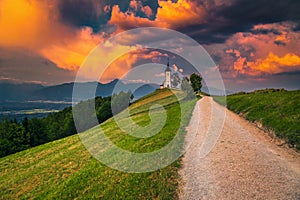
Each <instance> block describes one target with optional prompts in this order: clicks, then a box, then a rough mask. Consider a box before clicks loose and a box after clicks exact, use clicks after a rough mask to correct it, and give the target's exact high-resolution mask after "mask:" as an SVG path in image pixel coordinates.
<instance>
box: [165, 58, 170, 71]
mask: <svg viewBox="0 0 300 200" xmlns="http://www.w3.org/2000/svg"><path fill="white" fill-rule="evenodd" d="M170 71H171V69H170V58H169V57H168V63H167V69H166V72H170Z"/></svg>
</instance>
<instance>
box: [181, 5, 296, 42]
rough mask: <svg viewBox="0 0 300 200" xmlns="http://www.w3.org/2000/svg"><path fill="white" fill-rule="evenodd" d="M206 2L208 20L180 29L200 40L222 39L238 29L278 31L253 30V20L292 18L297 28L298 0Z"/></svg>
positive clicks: (259, 21) (256, 22)
mask: <svg viewBox="0 0 300 200" xmlns="http://www.w3.org/2000/svg"><path fill="white" fill-rule="evenodd" d="M202 4H203V3H202ZM206 6H208V7H206V9H207V10H208V17H207V23H205V24H201V25H192V26H189V27H183V28H181V29H180V30H179V31H181V32H183V33H186V34H188V35H190V36H191V37H193V38H194V39H196V40H197V41H198V42H200V43H202V44H211V43H222V42H224V41H225V40H226V39H228V37H230V36H231V35H232V34H235V33H237V32H252V33H253V34H268V33H271V32H272V33H273V34H276V35H280V34H281V33H280V31H278V30H275V29H271V30H265V29H258V30H252V28H253V25H255V24H266V23H277V22H283V21H294V22H296V23H298V25H297V27H296V28H295V29H297V30H298V29H299V28H300V25H299V22H300V12H299V8H300V1H299V0H285V1H273V0H255V1H253V0H235V1H233V2H232V4H228V5H222V6H216V5H215V4H213V3H206ZM299 30H300V29H299Z"/></svg>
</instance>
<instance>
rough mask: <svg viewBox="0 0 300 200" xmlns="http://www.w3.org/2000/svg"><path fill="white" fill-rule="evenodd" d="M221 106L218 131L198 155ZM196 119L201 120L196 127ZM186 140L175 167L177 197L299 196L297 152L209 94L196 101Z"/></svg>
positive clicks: (279, 197) (277, 197)
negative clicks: (177, 172) (211, 144)
mask: <svg viewBox="0 0 300 200" xmlns="http://www.w3.org/2000/svg"><path fill="white" fill-rule="evenodd" d="M214 110H215V111H214ZM222 112H224V113H226V119H225V123H224V127H223V130H222V133H221V135H220V137H219V138H218V140H217V143H216V145H215V146H214V148H213V149H212V151H211V152H210V153H209V154H208V155H207V156H206V157H204V158H201V154H199V152H200V149H201V145H202V144H203V141H204V138H205V137H204V136H205V135H204V134H205V133H207V130H208V129H209V127H210V123H211V119H213V120H217V121H218V120H219V121H220V122H221V121H222V120H221V117H220V116H221V114H222ZM211 113H212V115H211ZM195 123H200V126H199V128H198V129H197V130H196V128H195V127H196V126H195ZM210 128H211V129H212V130H214V129H213V128H214V127H210ZM194 131H197V136H196V139H195V138H194V139H193V138H192V135H193V132H194ZM213 132H214V131H212V132H210V134H213ZM190 140H193V141H194V142H193V143H192V145H191V147H190V148H189V149H188V151H187V152H186V154H185V155H184V158H183V168H182V169H181V170H180V175H181V177H182V181H181V183H180V187H179V188H180V189H179V198H180V199H300V155H299V154H298V153H296V152H294V151H293V150H291V149H287V148H284V147H279V146H277V145H276V144H274V143H273V142H271V138H270V137H269V136H268V135H267V134H266V133H264V132H263V131H262V130H260V129H258V128H257V127H255V126H254V125H253V124H251V123H249V122H248V121H246V120H244V119H243V118H241V117H239V116H238V115H236V114H234V113H232V112H231V111H228V110H227V109H225V108H224V107H222V106H220V105H219V104H217V103H215V102H214V101H213V100H212V99H211V98H210V97H204V98H202V99H201V100H200V101H199V102H198V103H197V104H196V109H195V110H194V113H193V117H192V119H191V122H190V125H189V127H188V133H187V136H186V141H190Z"/></svg>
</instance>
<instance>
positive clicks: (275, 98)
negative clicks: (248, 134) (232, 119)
mask: <svg viewBox="0 0 300 200" xmlns="http://www.w3.org/2000/svg"><path fill="white" fill-rule="evenodd" d="M214 99H215V100H216V101H217V102H219V103H221V104H223V105H224V101H222V100H220V98H218V97H214ZM226 100H227V108H228V109H230V110H232V111H234V112H236V113H241V114H243V115H244V116H245V118H246V119H248V120H250V121H251V122H256V123H261V124H262V126H263V127H264V128H265V129H266V130H267V131H271V132H272V131H273V132H275V134H276V136H277V137H279V138H282V139H284V140H286V141H287V142H288V143H289V144H290V146H292V147H296V148H297V149H298V150H299V149H300V112H299V111H300V91H299V90H298V91H286V90H275V89H265V90H259V91H255V92H252V93H239V94H235V95H230V96H227V99H226Z"/></svg>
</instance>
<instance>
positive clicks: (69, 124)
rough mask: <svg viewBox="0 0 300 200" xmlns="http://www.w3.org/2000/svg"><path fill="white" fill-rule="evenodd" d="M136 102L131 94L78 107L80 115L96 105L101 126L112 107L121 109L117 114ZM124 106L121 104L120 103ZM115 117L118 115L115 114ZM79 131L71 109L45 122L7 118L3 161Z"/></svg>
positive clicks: (1, 136) (1, 127) (2, 127)
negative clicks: (116, 106) (88, 106)
mask: <svg viewBox="0 0 300 200" xmlns="http://www.w3.org/2000/svg"><path fill="white" fill-rule="evenodd" d="M132 99H133V95H132V93H131V91H128V92H127V93H126V92H120V93H119V94H118V95H115V94H114V95H113V97H105V98H102V97H96V98H95V104H91V103H92V101H94V100H88V101H83V102H80V103H78V104H77V105H76V106H75V107H76V110H77V111H81V110H82V112H81V113H82V114H84V113H85V112H84V109H86V106H87V104H88V105H95V110H96V115H97V118H98V122H99V123H102V122H104V121H106V120H107V119H109V118H111V117H112V109H111V105H118V112H120V111H121V110H123V109H124V108H126V107H127V106H128V105H129V103H130V101H131V100H132ZM121 102H122V103H121ZM114 113H115V112H114ZM84 123H86V124H84V125H83V127H84V129H83V130H80V131H84V130H87V129H90V128H92V127H93V126H95V125H97V124H88V123H89V122H84ZM76 133H77V130H76V127H75V124H74V120H73V113H72V107H68V108H65V109H64V110H62V111H60V112H57V113H52V114H50V115H48V116H47V117H45V118H41V119H39V118H33V119H28V118H24V119H23V120H22V122H20V123H19V122H18V121H17V120H16V119H15V120H9V119H8V118H5V119H4V120H0V157H4V156H7V155H9V154H13V153H16V152H19V151H22V150H25V149H28V148H31V147H35V146H38V145H41V144H44V143H47V142H51V141H54V140H57V139H61V138H64V137H67V136H70V135H73V134H76Z"/></svg>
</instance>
